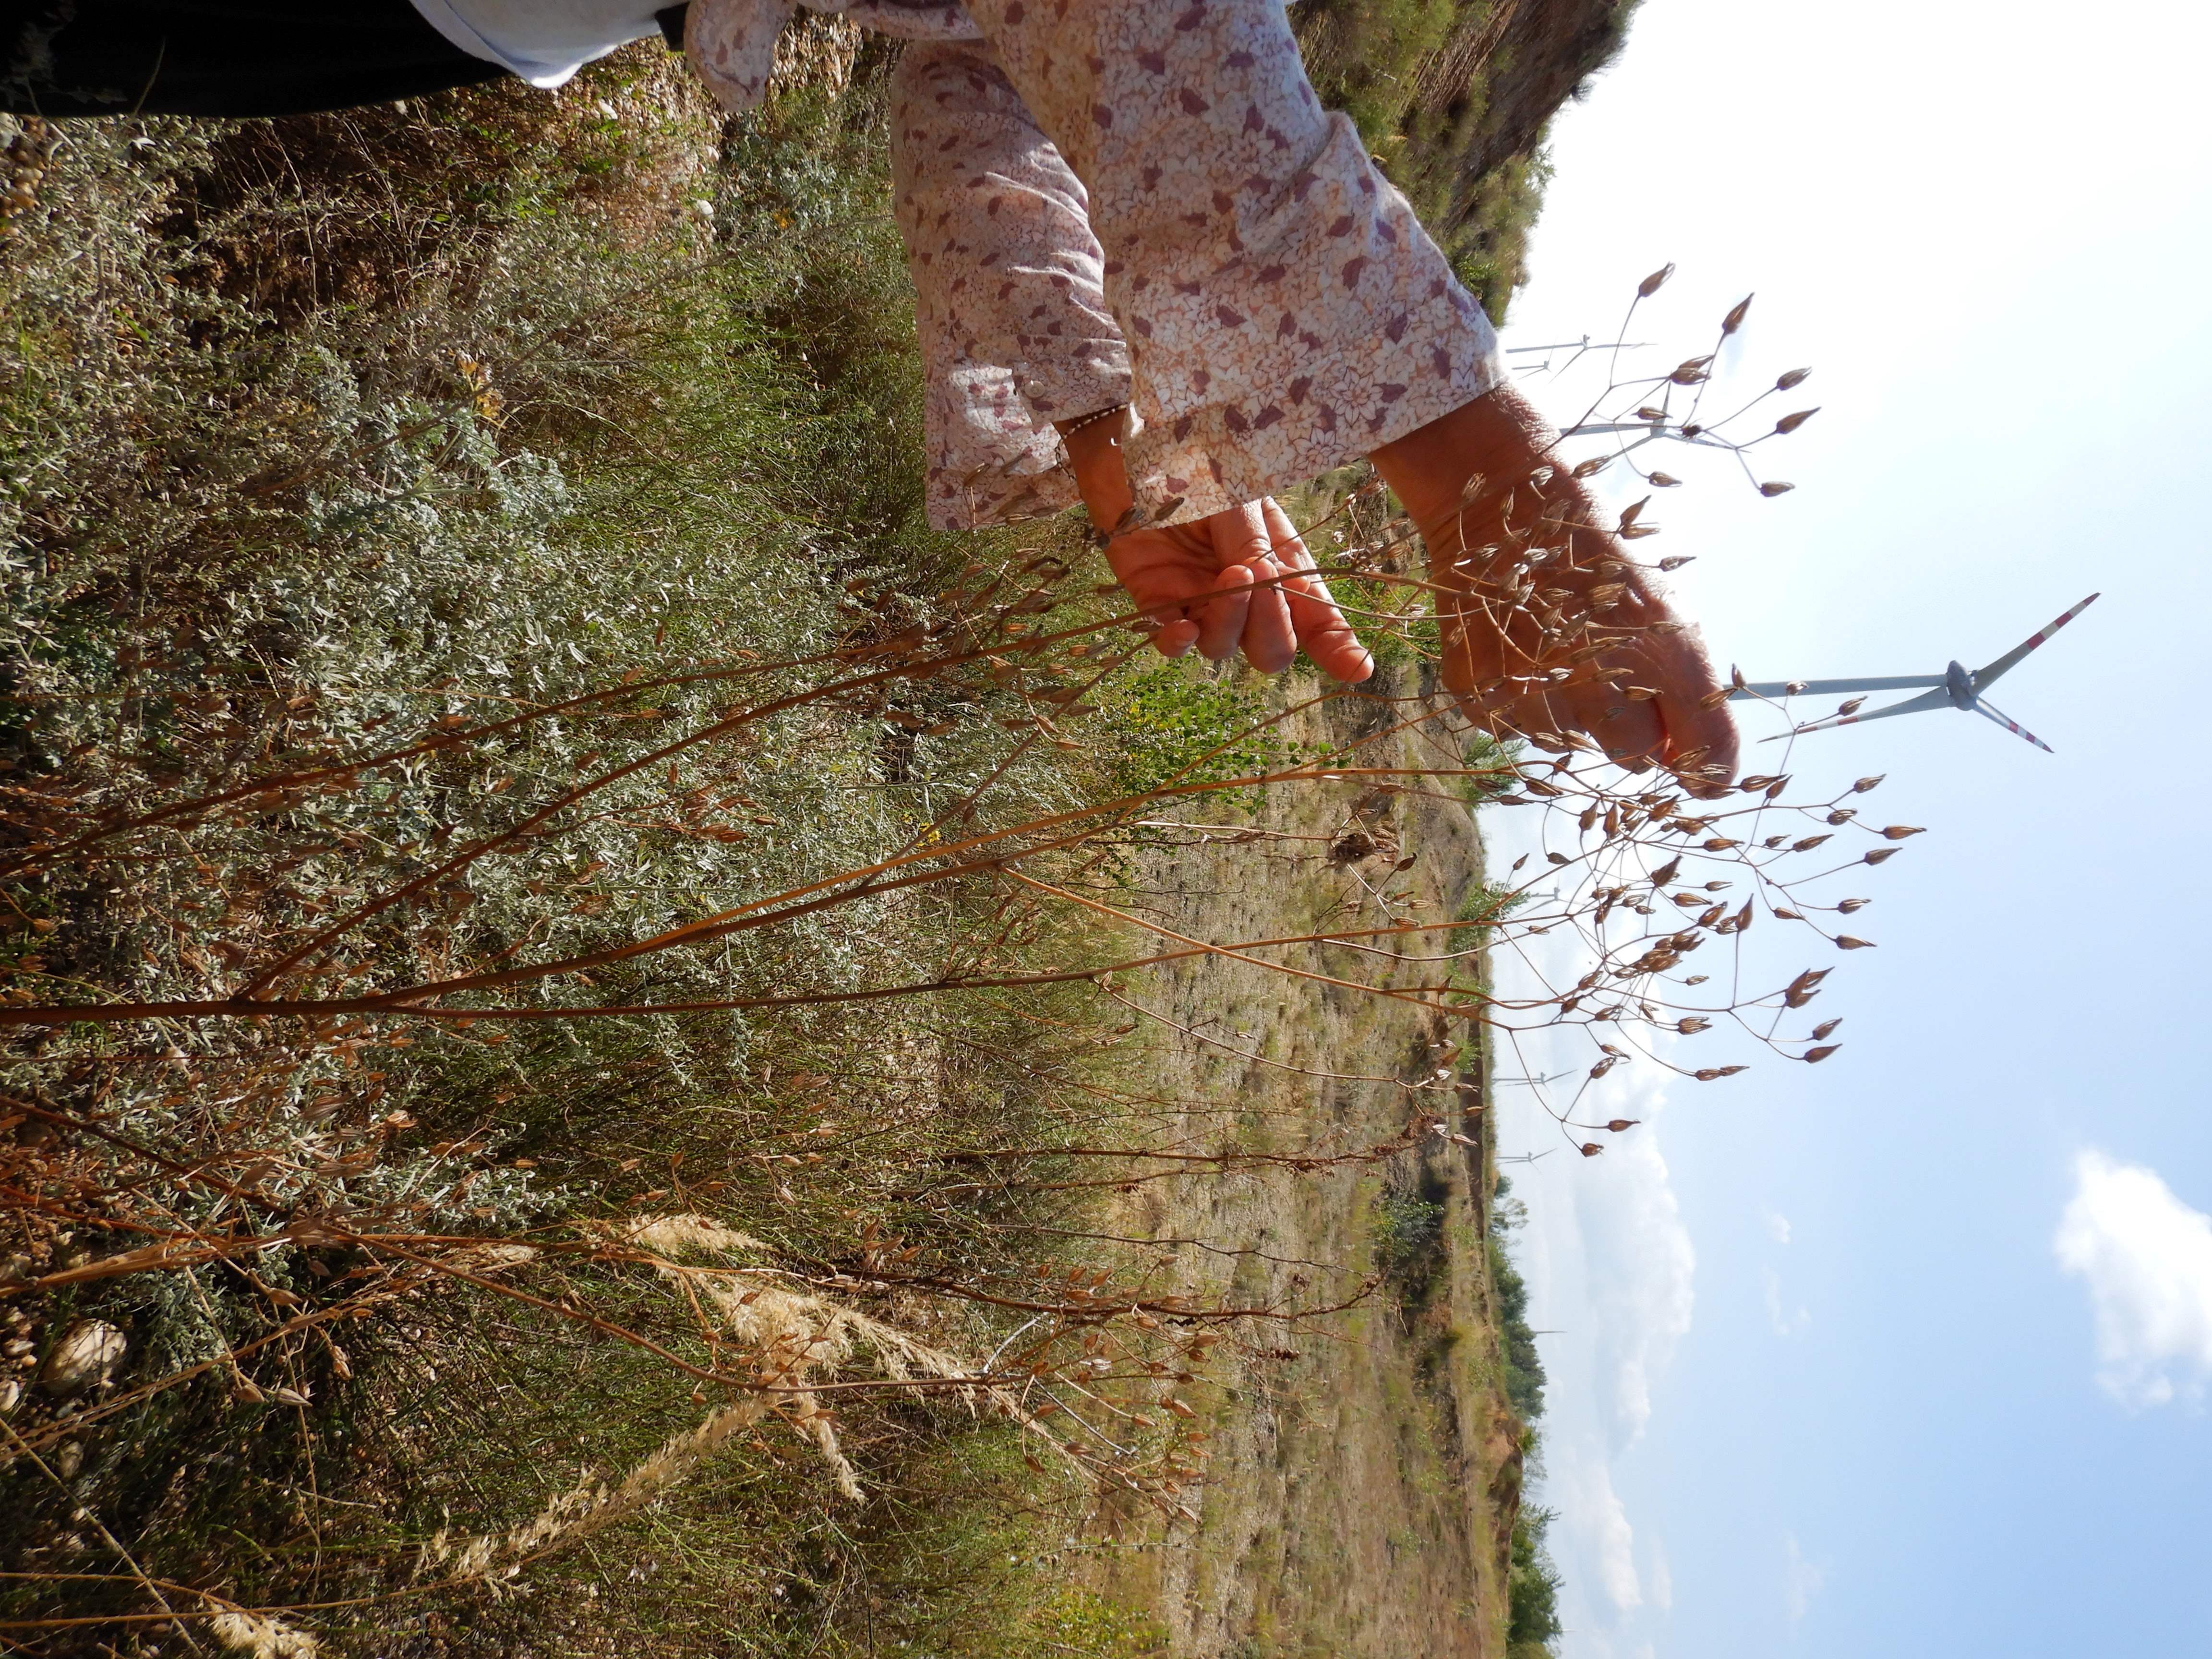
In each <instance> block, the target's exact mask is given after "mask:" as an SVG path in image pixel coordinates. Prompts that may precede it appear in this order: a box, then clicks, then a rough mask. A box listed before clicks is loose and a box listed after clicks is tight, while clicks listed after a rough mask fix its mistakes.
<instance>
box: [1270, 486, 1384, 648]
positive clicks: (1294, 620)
mask: <svg viewBox="0 0 2212 1659" xmlns="http://www.w3.org/2000/svg"><path fill="white" fill-rule="evenodd" d="M1260 511H1261V516H1262V517H1263V518H1264V519H1265V520H1266V521H1267V533H1268V536H1269V538H1270V539H1271V540H1272V541H1273V544H1274V550H1275V557H1276V559H1277V560H1278V561H1279V562H1281V563H1282V564H1284V565H1285V567H1286V568H1288V569H1289V570H1291V572H1292V573H1294V574H1292V576H1291V580H1288V581H1286V582H1285V583H1284V585H1283V597H1284V598H1285V600H1286V601H1287V602H1288V603H1289V605H1290V611H1291V631H1292V633H1293V634H1295V635H1297V642H1298V644H1299V645H1300V646H1301V647H1304V650H1305V653H1306V655H1308V656H1309V657H1311V658H1312V659H1313V660H1314V666H1316V668H1318V669H1320V670H1321V671H1322V673H1324V674H1327V675H1328V676H1330V677H1331V678H1335V679H1340V680H1343V681H1346V682H1347V683H1349V684H1357V683H1358V681H1361V680H1364V679H1365V678H1367V677H1368V676H1369V675H1370V674H1372V673H1373V672H1374V671H1375V659H1374V658H1373V657H1372V656H1371V655H1370V654H1369V653H1368V650H1367V647H1365V646H1364V645H1362V644H1360V642H1359V635H1357V634H1355V633H1353V632H1352V624H1351V623H1348V622H1346V621H1345V619H1344V612H1343V611H1340V610H1339V609H1338V608H1337V604H1336V599H1335V597H1334V595H1332V594H1331V593H1330V592H1329V591H1328V583H1327V582H1325V581H1323V580H1322V579H1321V577H1320V575H1319V574H1316V572H1315V567H1314V561H1313V555H1312V554H1311V553H1310V552H1309V551H1308V550H1307V548H1306V544H1305V542H1304V538H1301V537H1300V536H1299V534H1298V532H1297V526H1294V525H1293V524H1291V518H1290V514H1289V513H1285V512H1284V511H1283V509H1282V508H1281V507H1279V506H1277V505H1276V503H1275V499H1274V497H1273V496H1272V495H1270V496H1268V497H1267V499H1266V500H1264V501H1261V503H1260Z"/></svg>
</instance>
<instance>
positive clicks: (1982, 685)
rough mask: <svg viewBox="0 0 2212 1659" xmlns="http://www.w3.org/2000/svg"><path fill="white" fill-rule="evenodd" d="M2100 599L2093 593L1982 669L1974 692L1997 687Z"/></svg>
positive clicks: (1975, 677) (1978, 673)
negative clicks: (2005, 677) (2017, 667)
mask: <svg viewBox="0 0 2212 1659" xmlns="http://www.w3.org/2000/svg"><path fill="white" fill-rule="evenodd" d="M2098 598H2099V596H2098V595H2097V594H2094V593H2092V594H2091V595H2090V596H2089V597H2088V598H2087V599H2084V600H2082V601H2081V604H2079V605H2075V607H2074V608H2073V609H2072V610H2071V611H2068V612H2067V613H2066V614H2065V615H2064V616H2063V617H2060V618H2059V619H2058V620H2057V622H2055V623H2051V626H2050V627H2048V628H2046V629H2043V630H2042V631H2041V632H2040V633H2037V634H2031V635H2028V636H2027V638H2026V639H2024V640H2022V641H2021V642H2020V643H2019V644H2018V645H2015V647H2013V648H2012V649H2011V650H2009V651H2008V652H2006V653H2004V655H2002V657H1999V658H1998V659H1996V661H1995V662H1993V663H1991V664H1990V665H1989V666H1988V667H1987V668H1984V669H1981V670H1979V671H1977V672H1976V674H1975V675H1974V690H1977V691H1986V690H1989V689H1990V687H1991V686H1993V685H1995V684H1996V683H1997V681H1998V680H1999V679H2001V678H2003V677H2004V676H2005V675H2006V674H2008V673H2010V672H2011V671H2012V670H2013V669H2014V667H2015V665H2017V664H2018V663H2019V661H2020V659H2021V658H2022V657H2025V656H2026V655H2027V653H2029V652H2031V651H2033V650H2034V649H2035V647H2037V646H2039V645H2041V644H2042V643H2043V642H2044V641H2045V640H2047V639H2049V638H2050V637H2051V635H2053V634H2056V633H2057V631H2058V630H2059V629H2062V628H2063V627H2065V626H2066V624H2067V623H2070V622H2072V621H2073V620H2074V618H2075V617H2078V616H2080V615H2081V613H2082V612H2083V611H2087V609H2088V608H2089V607H2090V606H2091V605H2094V604H2096V602H2097V599H2098ZM2026 735H2027V733H2026V732H2022V733H2021V736H2023V737H2025V736H2026Z"/></svg>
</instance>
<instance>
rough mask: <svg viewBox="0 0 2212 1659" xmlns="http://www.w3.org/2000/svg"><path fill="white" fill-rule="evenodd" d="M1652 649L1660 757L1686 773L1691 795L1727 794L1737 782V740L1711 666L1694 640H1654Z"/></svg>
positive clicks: (1678, 636)
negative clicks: (1662, 735) (1661, 739)
mask: <svg viewBox="0 0 2212 1659" xmlns="http://www.w3.org/2000/svg"><path fill="white" fill-rule="evenodd" d="M1650 656H1651V664H1652V671H1651V676H1650V684H1651V685H1652V687H1653V688H1654V689H1655V690H1656V691H1657V692H1658V693H1659V695H1658V696H1657V697H1656V699H1655V700H1654V703H1655V706H1656V713H1657V714H1658V716H1659V718H1660V720H1661V721H1662V722H1663V723H1664V725H1665V726H1666V739H1665V742H1664V744H1662V746H1661V747H1660V749H1659V750H1657V751H1656V752H1657V756H1658V758H1659V759H1660V760H1662V762H1664V763H1666V764H1668V765H1669V766H1675V767H1681V768H1684V769H1686V771H1685V774H1684V775H1683V777H1682V782H1683V786H1684V787H1686V788H1687V789H1688V790H1689V791H1690V793H1692V794H1695V795H1705V796H1713V795H1719V794H1724V793H1727V791H1728V788H1729V785H1730V784H1732V783H1733V782H1734V781H1735V771H1736V763H1737V759H1738V745H1739V744H1740V742H1741V739H1740V738H1738V737H1737V735H1736V729H1735V715H1734V714H1731V713H1730V712H1729V706H1728V702H1727V700H1726V699H1724V698H1723V697H1721V696H1718V693H1719V691H1720V690H1721V685H1720V681H1719V678H1718V677H1717V676H1716V675H1715V674H1714V672H1713V670H1712V665H1711V663H1709V662H1707V661H1706V660H1705V652H1704V650H1703V649H1702V648H1701V647H1699V644H1698V643H1697V639H1696V636H1695V635H1690V634H1662V635H1656V638H1655V639H1654V640H1653V642H1652V644H1651V646H1650Z"/></svg>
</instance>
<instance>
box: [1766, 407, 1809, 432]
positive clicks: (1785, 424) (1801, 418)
mask: <svg viewBox="0 0 2212 1659" xmlns="http://www.w3.org/2000/svg"><path fill="white" fill-rule="evenodd" d="M1819 413H1820V405H1819V404H1814V406H1813V407H1812V408H1810V409H1801V410H1798V411H1797V412H1796V414H1794V415H1784V416H1783V417H1782V418H1781V419H1780V420H1778V421H1777V422H1775V423H1774V429H1775V431H1777V432H1778V433H1780V434H1782V435H1784V436H1787V435H1789V434H1790V433H1792V432H1795V431H1796V429H1797V428H1799V427H1801V426H1802V425H1804V424H1805V422H1808V421H1809V420H1811V419H1812V418H1813V417H1814V416H1815V415H1818V414H1819Z"/></svg>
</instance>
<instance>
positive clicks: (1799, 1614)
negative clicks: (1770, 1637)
mask: <svg viewBox="0 0 2212 1659" xmlns="http://www.w3.org/2000/svg"><path fill="white" fill-rule="evenodd" d="M1782 1542H1783V1547H1784V1550H1785V1551H1786V1552H1787V1553H1788V1557H1789V1560H1788V1565H1786V1566H1785V1567H1784V1571H1783V1575H1782V1604H1783V1607H1784V1610H1785V1611H1786V1612H1787V1613H1789V1614H1790V1623H1791V1624H1793V1625H1795V1624H1797V1623H1799V1622H1801V1621H1802V1620H1803V1619H1804V1617H1805V1614H1806V1613H1807V1612H1808V1610H1809V1609H1810V1608H1811V1607H1812V1605H1813V1598H1814V1596H1816V1595H1819V1594H1820V1590H1821V1588H1822V1587H1823V1586H1824V1585H1826V1583H1827V1582H1828V1569H1827V1567H1826V1565H1824V1564H1822V1563H1820V1562H1816V1561H1808V1560H1807V1559H1805V1552H1804V1551H1803V1550H1802V1549H1800V1548H1798V1547H1797V1534H1796V1533H1794V1532H1793V1533H1790V1534H1786V1535H1785V1536H1784V1539H1783V1541H1782Z"/></svg>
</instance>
